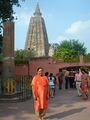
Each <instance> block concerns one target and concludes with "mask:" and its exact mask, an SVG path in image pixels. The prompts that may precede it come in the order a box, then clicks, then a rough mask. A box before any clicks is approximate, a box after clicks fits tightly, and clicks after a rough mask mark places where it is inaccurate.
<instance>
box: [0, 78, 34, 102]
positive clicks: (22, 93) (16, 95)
mask: <svg viewBox="0 0 90 120" xmlns="http://www.w3.org/2000/svg"><path fill="white" fill-rule="evenodd" d="M31 81H32V77H31V76H15V78H14V79H10V78H9V79H7V81H4V82H3V83H2V80H0V98H10V100H11V99H12V100H16V101H24V100H27V99H29V98H31V96H32V90H31Z"/></svg>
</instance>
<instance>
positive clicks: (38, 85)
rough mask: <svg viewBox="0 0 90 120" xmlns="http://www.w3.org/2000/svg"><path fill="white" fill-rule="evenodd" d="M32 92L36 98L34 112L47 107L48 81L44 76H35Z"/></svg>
mask: <svg viewBox="0 0 90 120" xmlns="http://www.w3.org/2000/svg"><path fill="white" fill-rule="evenodd" d="M31 85H32V91H33V95H34V97H35V98H36V100H34V108H35V110H36V111H38V110H40V109H46V108H47V107H48V79H47V77H46V76H39V75H35V76H34V78H33V80H32V83H31Z"/></svg>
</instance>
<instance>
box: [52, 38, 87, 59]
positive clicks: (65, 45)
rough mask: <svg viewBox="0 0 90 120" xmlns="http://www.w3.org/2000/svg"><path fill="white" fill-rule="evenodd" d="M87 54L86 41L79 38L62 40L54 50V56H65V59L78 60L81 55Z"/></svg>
mask: <svg viewBox="0 0 90 120" xmlns="http://www.w3.org/2000/svg"><path fill="white" fill-rule="evenodd" d="M81 54H82V55H85V54H86V48H85V47H84V43H80V42H79V41H78V40H74V39H73V40H69V41H68V40H64V41H62V42H61V43H60V44H59V46H58V47H57V49H56V50H55V52H54V55H53V56H54V58H63V59H64V60H65V61H72V60H74V61H75V59H76V60H78V57H79V55H81Z"/></svg>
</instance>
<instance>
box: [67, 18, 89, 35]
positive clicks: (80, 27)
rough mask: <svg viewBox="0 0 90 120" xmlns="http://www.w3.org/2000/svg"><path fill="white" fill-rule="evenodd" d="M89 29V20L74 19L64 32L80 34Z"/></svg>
mask: <svg viewBox="0 0 90 120" xmlns="http://www.w3.org/2000/svg"><path fill="white" fill-rule="evenodd" d="M88 31H90V20H88V21H76V22H74V23H72V24H71V26H70V27H69V28H68V29H66V31H65V32H66V33H69V34H82V33H86V32H88Z"/></svg>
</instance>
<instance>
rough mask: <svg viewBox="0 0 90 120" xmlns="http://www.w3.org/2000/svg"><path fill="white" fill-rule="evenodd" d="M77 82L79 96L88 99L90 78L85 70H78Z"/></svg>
mask: <svg viewBox="0 0 90 120" xmlns="http://www.w3.org/2000/svg"><path fill="white" fill-rule="evenodd" d="M75 82H76V88H77V93H78V96H82V98H83V99H85V100H86V99H88V93H89V91H90V76H89V75H88V73H87V72H86V71H85V70H82V71H81V70H80V69H79V70H77V71H76V74H75Z"/></svg>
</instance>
